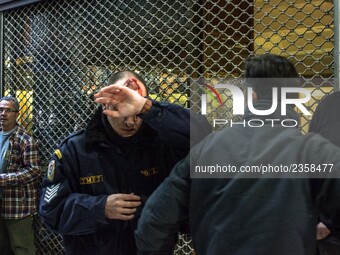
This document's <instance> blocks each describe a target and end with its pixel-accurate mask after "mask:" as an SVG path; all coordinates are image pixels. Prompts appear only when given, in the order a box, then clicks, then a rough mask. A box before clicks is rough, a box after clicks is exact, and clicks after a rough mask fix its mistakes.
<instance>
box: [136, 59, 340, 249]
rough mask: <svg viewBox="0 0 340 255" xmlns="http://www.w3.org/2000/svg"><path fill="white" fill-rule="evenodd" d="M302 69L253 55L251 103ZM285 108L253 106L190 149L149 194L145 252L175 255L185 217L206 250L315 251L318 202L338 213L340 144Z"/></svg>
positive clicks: (141, 234)
mask: <svg viewBox="0 0 340 255" xmlns="http://www.w3.org/2000/svg"><path fill="white" fill-rule="evenodd" d="M297 77H298V74H297V72H296V71H295V68H294V66H293V64H291V62H289V61H288V60H287V59H286V58H284V57H280V56H275V55H271V54H265V55H261V56H254V57H251V58H250V59H249V60H248V61H247V64H246V71H245V79H246V81H247V82H246V84H247V85H248V86H252V89H249V90H248V92H249V93H251V92H252V97H253V100H254V102H253V108H255V109H257V110H268V109H271V108H272V107H271V106H272V105H273V101H274V100H272V98H271V93H272V90H273V87H276V88H278V90H280V88H284V87H291V86H298V81H297ZM257 78H261V79H260V80H256V79H257ZM264 78H283V79H269V81H268V82H267V83H266V81H265V80H264ZM272 80H275V82H274V83H272V82H270V81H272ZM278 98H279V97H278ZM278 105H279V104H278ZM248 106H249V105H248ZM286 110H287V112H286V115H284V114H282V113H281V112H280V109H279V108H278V109H277V110H276V111H274V112H272V113H271V115H270V116H267V115H255V114H254V113H252V112H251V111H250V109H247V110H246V113H245V115H244V121H243V122H240V123H238V124H236V125H234V126H232V127H228V128H224V129H222V130H221V131H218V132H215V133H213V134H211V135H209V136H208V137H206V138H205V139H204V140H203V141H202V142H200V143H199V144H198V145H196V146H195V147H194V148H192V149H191V151H190V153H189V155H188V156H187V157H186V158H185V159H183V160H181V161H180V162H179V163H177V164H176V166H175V167H174V169H173V170H172V172H171V174H170V176H169V177H168V178H167V179H166V180H165V181H164V182H163V183H162V184H161V185H160V186H159V187H158V188H157V190H156V191H155V192H154V193H153V194H152V196H151V197H150V198H149V200H148V202H147V203H146V205H145V207H144V210H143V212H142V215H141V218H140V220H139V222H138V227H137V230H136V232H135V236H136V243H137V248H138V254H148V255H155V254H157V255H165V254H172V253H173V249H174V246H175V243H176V238H177V230H178V227H179V222H181V221H183V220H189V223H190V230H191V235H192V240H193V248H194V250H195V252H196V253H197V254H199V255H219V254H223V255H228V254H230V255H244V254H252V255H273V254H275V255H287V254H289V255H310V254H313V251H314V249H315V243H316V240H315V234H316V231H315V230H316V228H315V226H316V223H317V216H318V212H319V210H321V209H324V208H332V209H334V210H338V212H339V207H340V204H339V201H340V200H339V199H340V185H339V179H333V178H332V177H337V178H339V176H340V174H339V171H340V152H339V150H338V148H337V147H336V146H335V145H333V144H331V143H330V142H329V141H327V140H326V139H325V138H323V137H321V136H320V135H318V134H308V135H303V134H301V132H300V131H299V129H298V128H297V127H294V126H295V124H294V123H296V121H297V118H298V116H297V114H296V112H295V111H294V109H293V108H292V107H290V105H288V106H287V109H286ZM268 119H272V120H273V121H266V120H268ZM274 120H275V121H274ZM288 121H291V122H292V123H293V124H294V125H293V124H289V125H288ZM246 123H248V124H246ZM249 123H250V124H249ZM256 123H257V124H256ZM282 123H285V125H282ZM287 126H289V127H287ZM217 172H219V173H218V174H216V173H217ZM320 177H323V179H322V178H320Z"/></svg>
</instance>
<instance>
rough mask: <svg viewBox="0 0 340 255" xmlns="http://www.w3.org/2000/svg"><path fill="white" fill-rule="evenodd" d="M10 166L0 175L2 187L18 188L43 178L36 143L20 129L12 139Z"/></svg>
mask: <svg viewBox="0 0 340 255" xmlns="http://www.w3.org/2000/svg"><path fill="white" fill-rule="evenodd" d="M11 144H12V148H11V154H10V165H9V166H8V168H7V170H6V172H5V173H2V174H0V186H2V187H6V186H16V185H25V184H27V183H30V182H32V181H34V180H36V179H37V178H39V177H40V176H41V167H40V159H39V152H38V147H37V143H36V141H35V140H34V139H33V138H32V137H31V136H30V135H29V134H27V133H26V131H25V130H24V129H23V128H21V127H18V130H17V131H16V132H15V133H14V134H13V136H12V137H11Z"/></svg>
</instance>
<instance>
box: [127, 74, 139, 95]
mask: <svg viewBox="0 0 340 255" xmlns="http://www.w3.org/2000/svg"><path fill="white" fill-rule="evenodd" d="M123 86H126V87H128V88H130V89H133V90H136V91H137V92H138V94H139V95H141V96H143V90H142V88H141V87H140V86H139V85H138V82H137V79H135V78H130V79H128V80H126V81H125V82H124V84H123Z"/></svg>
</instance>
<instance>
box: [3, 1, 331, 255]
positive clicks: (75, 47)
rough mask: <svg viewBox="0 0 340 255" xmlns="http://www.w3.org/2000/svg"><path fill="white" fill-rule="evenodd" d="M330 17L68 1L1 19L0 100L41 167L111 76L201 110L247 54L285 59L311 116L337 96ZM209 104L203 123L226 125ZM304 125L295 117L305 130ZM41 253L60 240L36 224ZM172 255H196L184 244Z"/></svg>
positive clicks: (194, 4) (298, 10)
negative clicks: (35, 145)
mask: <svg viewBox="0 0 340 255" xmlns="http://www.w3.org/2000/svg"><path fill="white" fill-rule="evenodd" d="M333 17H334V10H333V3H332V2H330V1H321V0H312V1H302V0H271V1H268V0H243V1H238V0H199V1H194V0H186V1H178V0H176V1H157V0H140V1H132V0H124V1H123V0H96V1H94V0H92V1H90V0H84V1H76V0H68V1H63V0H60V1H43V2H40V3H38V4H31V5H27V6H25V7H21V8H18V9H14V10H10V11H6V12H4V31H3V34H4V49H3V50H4V65H5V66H4V90H3V91H4V93H5V94H7V95H8V94H11V95H15V96H16V97H17V98H18V99H19V101H20V105H21V110H20V116H21V117H20V120H19V122H20V123H21V124H22V125H24V126H25V127H26V128H27V129H28V130H30V131H31V132H32V133H33V134H34V136H35V137H36V138H37V139H38V141H39V145H40V149H41V153H42V157H43V161H44V163H45V164H46V162H47V160H48V158H49V157H50V155H51V153H53V151H54V148H55V147H56V146H57V144H58V143H59V142H60V141H61V140H62V139H63V138H64V137H66V136H67V135H68V134H70V133H71V132H74V131H75V130H78V129H80V128H82V127H84V126H85V124H86V122H87V121H88V119H89V117H90V116H91V113H92V112H93V110H94V109H95V105H94V104H93V102H92V100H91V95H93V93H94V92H95V91H96V90H98V89H99V88H100V87H102V86H104V85H105V84H106V82H107V78H108V76H109V75H110V74H111V73H112V72H115V71H118V70H124V69H131V70H134V71H137V72H139V73H140V74H141V75H142V76H144V77H145V79H146V81H147V83H148V86H149V90H150V97H151V98H153V99H156V100H167V101H170V102H174V103H178V104H182V105H184V106H186V107H190V108H191V109H192V110H193V111H200V107H201V105H200V96H199V92H198V91H199V87H198V85H197V84H195V83H193V82H192V80H193V79H198V78H204V80H205V82H206V83H208V84H216V83H218V82H219V81H220V80H223V79H229V80H230V79H235V84H236V85H237V86H240V84H238V82H239V79H238V78H241V77H242V74H243V62H244V60H245V59H246V58H247V57H248V56H250V55H253V54H262V53H266V52H269V53H274V54H278V55H282V56H286V57H288V58H289V59H290V60H291V61H292V62H293V63H294V64H295V66H296V68H297V70H298V71H299V73H300V74H301V76H302V77H304V79H305V83H304V84H303V86H304V87H305V88H308V89H310V90H311V91H312V97H313V98H312V100H311V101H310V102H309V103H308V105H307V108H308V109H310V110H311V111H313V110H314V109H315V107H316V105H317V102H318V101H319V100H320V99H321V98H322V97H323V96H324V95H325V94H329V93H331V92H332V91H333V85H332V84H331V83H330V82H328V81H327V80H326V79H317V80H315V79H314V78H332V77H334V72H333V69H334V19H333ZM222 95H223V96H222V99H223V103H224V104H225V105H226V106H227V107H224V108H223V109H222V108H219V107H217V106H216V105H214V102H213V100H211V99H210V100H209V101H208V111H209V113H208V118H210V119H211V118H213V117H221V116H222V117H225V116H230V114H231V113H230V112H231V108H232V98H231V95H230V93H228V92H222ZM308 122H309V117H308V116H301V123H302V127H301V129H302V131H303V132H306V131H307V129H308ZM35 226H36V237H37V238H36V243H37V247H38V253H39V254H63V248H62V241H61V238H60V236H58V235H55V234H53V233H51V232H50V231H48V230H46V229H45V228H44V226H42V225H41V223H40V222H39V219H37V220H36V223H35ZM175 253H176V254H193V247H192V244H191V240H190V238H189V237H187V236H183V235H181V236H180V240H179V244H178V246H177V249H176V252H175Z"/></svg>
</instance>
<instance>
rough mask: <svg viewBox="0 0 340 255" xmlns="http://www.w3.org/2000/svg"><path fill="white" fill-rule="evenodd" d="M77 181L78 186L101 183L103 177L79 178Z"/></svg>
mask: <svg viewBox="0 0 340 255" xmlns="http://www.w3.org/2000/svg"><path fill="white" fill-rule="evenodd" d="M79 181H80V185H86V184H94V183H98V182H103V175H93V176H85V177H80V179H79Z"/></svg>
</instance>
